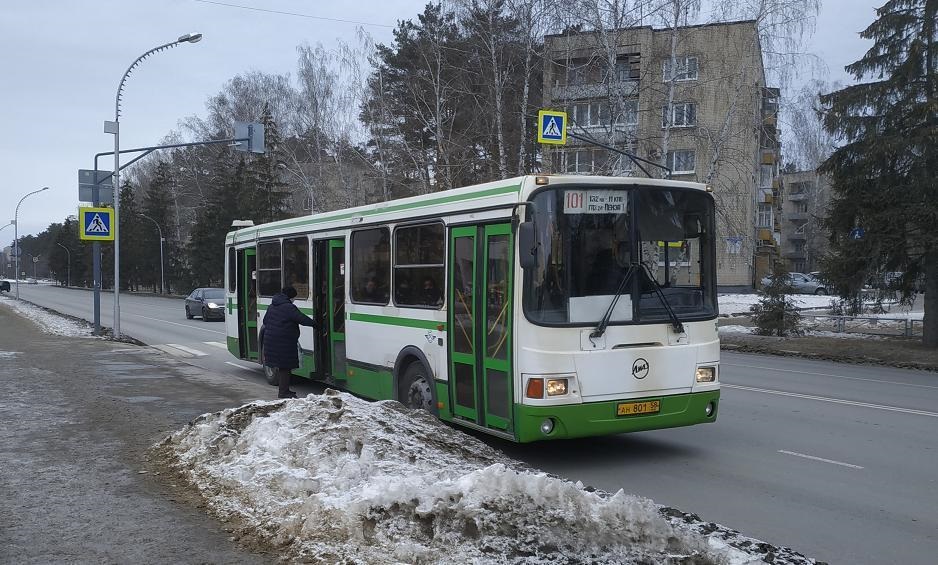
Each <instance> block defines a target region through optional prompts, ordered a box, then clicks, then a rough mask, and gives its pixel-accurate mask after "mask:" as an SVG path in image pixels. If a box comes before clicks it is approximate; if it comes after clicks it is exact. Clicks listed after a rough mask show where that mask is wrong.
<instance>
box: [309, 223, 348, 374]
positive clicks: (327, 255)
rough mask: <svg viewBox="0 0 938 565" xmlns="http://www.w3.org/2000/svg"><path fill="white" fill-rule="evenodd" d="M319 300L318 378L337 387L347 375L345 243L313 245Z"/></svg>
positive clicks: (316, 303) (315, 243) (317, 334)
mask: <svg viewBox="0 0 938 565" xmlns="http://www.w3.org/2000/svg"><path fill="white" fill-rule="evenodd" d="M313 254H314V265H315V270H314V272H313V273H314V274H313V276H314V278H315V281H316V287H315V288H319V289H321V290H322V292H319V293H318V296H317V298H316V302H315V306H314V310H315V312H316V323H317V324H318V329H317V331H316V367H318V368H319V369H318V370H317V375H316V378H317V379H319V380H321V381H325V382H327V383H332V384H335V382H336V381H344V380H345V378H346V375H345V240H344V239H328V240H319V241H316V242H314V244H313Z"/></svg>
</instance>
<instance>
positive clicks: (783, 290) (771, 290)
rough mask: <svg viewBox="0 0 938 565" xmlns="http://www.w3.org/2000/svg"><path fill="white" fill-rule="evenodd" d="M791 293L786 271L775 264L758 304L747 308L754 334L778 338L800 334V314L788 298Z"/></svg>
mask: <svg viewBox="0 0 938 565" xmlns="http://www.w3.org/2000/svg"><path fill="white" fill-rule="evenodd" d="M793 292H794V288H793V287H792V284H791V278H790V277H789V275H788V270H787V269H785V267H784V265H783V264H782V263H781V262H779V263H776V264H775V268H774V269H773V270H772V275H771V276H770V277H769V284H768V285H766V287H765V288H763V289H762V291H761V292H760V293H759V294H760V295H761V297H760V298H759V302H758V303H756V304H753V305H752V307H751V308H749V311H750V312H752V321H753V322H754V323H755V324H756V333H758V334H759V335H774V336H778V337H785V336H789V335H800V334H801V333H802V331H801V329H800V326H801V313H800V312H798V310H797V309H796V308H795V305H794V304H793V303H792V301H791V299H790V298H788V295H789V294H792V293H793Z"/></svg>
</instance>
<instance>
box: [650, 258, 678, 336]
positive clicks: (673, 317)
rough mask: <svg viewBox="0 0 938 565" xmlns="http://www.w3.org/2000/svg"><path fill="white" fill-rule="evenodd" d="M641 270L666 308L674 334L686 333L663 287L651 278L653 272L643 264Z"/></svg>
mask: <svg viewBox="0 0 938 565" xmlns="http://www.w3.org/2000/svg"><path fill="white" fill-rule="evenodd" d="M641 268H642V272H644V273H645V276H646V277H648V280H649V281H651V287H652V288H653V289H654V291H655V295H656V296H657V297H658V300H660V301H661V305H662V306H664V309H665V310H666V311H667V313H668V318H669V319H670V320H671V327H672V328H674V333H679V334H682V333H684V324H682V323H681V320H680V318H678V317H677V314H675V313H674V309H673V308H671V303H670V302H668V298H667V297H666V296H665V295H664V292H662V290H661V285H660V284H658V280H657V279H656V278H655V277H653V276H651V271H650V270H649V269H648V265H646V264H644V263H642V264H641Z"/></svg>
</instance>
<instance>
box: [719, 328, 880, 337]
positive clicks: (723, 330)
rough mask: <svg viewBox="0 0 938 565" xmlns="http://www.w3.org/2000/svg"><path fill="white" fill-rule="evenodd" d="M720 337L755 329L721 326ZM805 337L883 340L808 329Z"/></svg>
mask: <svg viewBox="0 0 938 565" xmlns="http://www.w3.org/2000/svg"><path fill="white" fill-rule="evenodd" d="M717 330H718V331H719V333H720V335H724V334H750V335H751V334H753V333H754V330H755V328H751V327H748V326H732V325H730V326H720V327H718V328H717ZM804 335H805V337H812V336H813V337H833V338H837V339H882V338H883V336H881V335H872V334H867V333H860V332H858V331H851V332H832V331H828V330H812V329H807V330H805V333H804Z"/></svg>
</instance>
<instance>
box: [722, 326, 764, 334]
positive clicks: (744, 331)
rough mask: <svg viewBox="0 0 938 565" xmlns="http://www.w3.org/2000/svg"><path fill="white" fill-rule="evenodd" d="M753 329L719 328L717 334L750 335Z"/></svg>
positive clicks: (739, 327) (741, 327)
mask: <svg viewBox="0 0 938 565" xmlns="http://www.w3.org/2000/svg"><path fill="white" fill-rule="evenodd" d="M754 329H755V328H750V327H748V326H719V327H717V332H719V333H721V334H751V333H752V330H754Z"/></svg>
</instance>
